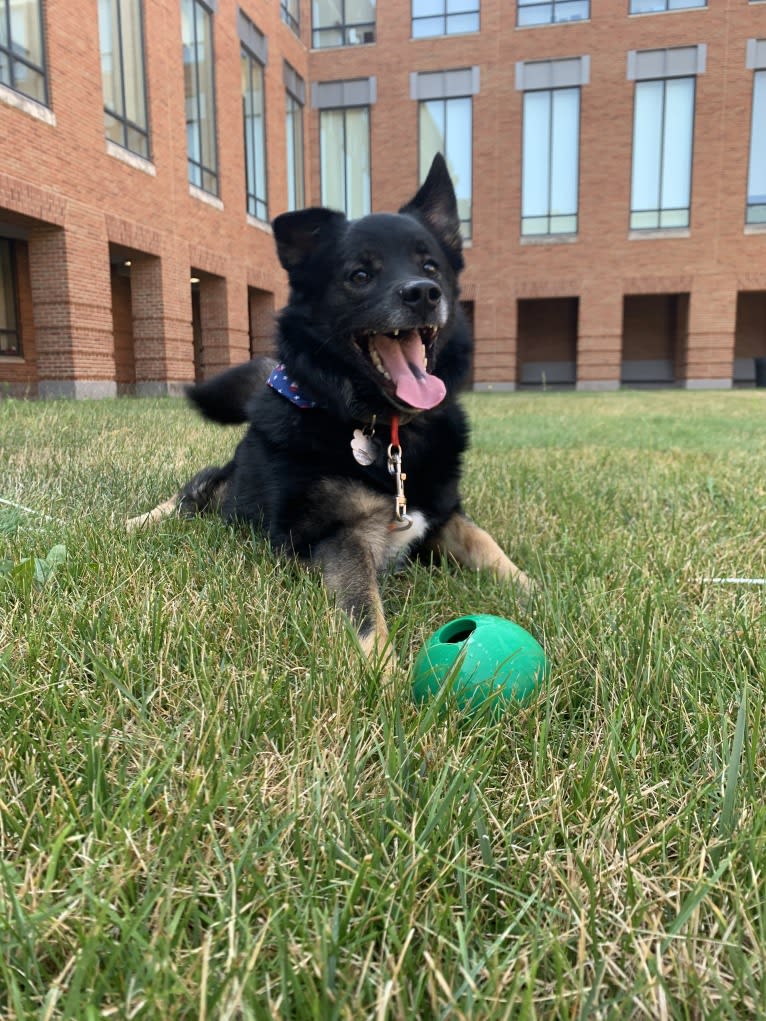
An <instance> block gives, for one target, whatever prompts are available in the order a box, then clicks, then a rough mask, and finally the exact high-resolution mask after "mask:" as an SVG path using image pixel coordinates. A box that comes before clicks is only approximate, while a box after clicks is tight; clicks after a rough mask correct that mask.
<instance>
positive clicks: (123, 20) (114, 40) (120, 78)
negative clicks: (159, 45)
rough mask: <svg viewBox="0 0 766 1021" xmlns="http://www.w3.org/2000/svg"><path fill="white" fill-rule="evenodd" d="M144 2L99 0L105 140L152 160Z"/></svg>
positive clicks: (135, 0) (139, 0)
mask: <svg viewBox="0 0 766 1021" xmlns="http://www.w3.org/2000/svg"><path fill="white" fill-rule="evenodd" d="M142 21H143V19H142V11H141V0H98V26H99V35H100V39H101V84H102V88H103V93H104V129H105V132H106V137H107V138H108V139H109V140H110V141H112V142H116V143H117V145H121V146H122V147H123V148H124V149H129V150H130V151H131V152H134V153H137V155H139V156H143V157H144V158H145V159H148V157H149V127H148V118H147V113H146V84H145V75H144V42H143V24H142Z"/></svg>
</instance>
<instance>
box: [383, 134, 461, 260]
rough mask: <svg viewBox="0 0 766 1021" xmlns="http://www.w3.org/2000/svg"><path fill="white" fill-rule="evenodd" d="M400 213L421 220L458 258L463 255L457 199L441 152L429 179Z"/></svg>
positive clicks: (435, 160) (429, 174)
mask: <svg viewBox="0 0 766 1021" xmlns="http://www.w3.org/2000/svg"><path fill="white" fill-rule="evenodd" d="M399 212H400V213H409V214H411V215H415V216H417V217H419V218H420V219H421V220H422V221H423V222H424V223H425V224H426V226H427V227H428V228H429V229H430V230H431V231H432V232H433V233H434V234H435V235H436V237H437V238H438V239H439V240H440V241H441V242H442V244H444V245H446V247H447V248H448V249H449V250H450V251H451V252H454V253H455V254H456V255H457V256H459V255H460V253H461V251H462V249H463V239H462V238H461V236H460V216H459V215H458V211H457V199H456V197H455V189H454V187H453V185H452V178H451V177H450V174H449V170H448V169H447V162H446V160H445V159H444V157H443V156H442V154H441V153H440V152H437V154H436V155H435V156H434V158H433V162H432V163H431V169H430V170H429V171H428V177H426V179H425V181H424V182H423V183H422V185H421V186H420V188H419V189H418V192H417V194H416V195H415V197H414V198H413V199H411V200H410V201H409V202H408V203H407V205H406V206H402V208H401V209H400V210H399Z"/></svg>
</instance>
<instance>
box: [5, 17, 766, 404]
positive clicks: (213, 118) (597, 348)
mask: <svg viewBox="0 0 766 1021" xmlns="http://www.w3.org/2000/svg"><path fill="white" fill-rule="evenodd" d="M437 149H441V150H442V151H444V152H445V154H446V156H447V159H448V163H449V165H450V169H451V171H452V173H453V178H454V180H455V184H456V190H457V193H458V199H459V206H460V214H461V219H462V220H463V226H464V232H465V236H466V238H468V239H469V240H468V242H467V252H466V254H467V264H468V269H467V272H466V275H465V286H464V294H463V297H464V299H465V301H466V303H467V307H468V309H469V311H470V313H471V315H472V317H473V322H474V332H475V338H476V358H475V364H474V385H475V386H476V387H477V388H486V387H494V388H497V389H512V388H514V387H516V386H527V385H528V386H535V385H540V384H541V383H542V382H546V383H547V384H550V385H576V386H578V387H580V388H583V389H588V388H590V389H594V388H613V387H617V386H619V385H620V384H627V385H641V384H644V385H646V384H654V385H657V384H660V385H663V384H664V385H673V384H676V385H685V386H689V387H692V386H730V385H731V384H732V383H735V384H744V385H747V384H751V383H752V382H753V381H754V378H755V359H756V358H758V357H763V356H766V2H764V0H750V2H747V0H707V2H704V0H548V2H541V0H511V2H504V3H501V2H499V0H380V2H379V3H378V4H377V5H376V3H375V0H313V2H312V3H309V2H308V0H281V2H280V3H278V2H277V0H240V2H239V3H235V2H234V0H68V2H67V3H66V4H64V3H53V2H52V0H0V393H30V394H35V393H36V394H39V395H40V396H57V395H75V396H101V395H110V394H115V393H139V394H161V393H168V392H175V391H176V390H177V389H178V387H179V385H180V384H182V383H184V382H186V381H188V380H191V379H194V378H200V377H202V376H205V375H207V374H210V373H212V372H215V371H217V370H218V369H219V368H221V367H223V366H226V365H229V364H231V363H234V362H237V361H241V360H243V359H244V358H247V357H248V356H249V355H250V354H252V353H255V352H259V351H262V350H268V348H269V345H270V335H271V328H272V320H273V314H274V310H275V309H276V308H278V307H279V305H280V304H281V303H282V302H283V301H284V299H285V296H286V291H285V282H284V278H283V273H282V271H281V269H280V268H279V266H278V264H277V261H276V258H275V256H274V253H273V244H272V238H271V235H270V229H269V226H268V220H269V218H271V217H273V216H274V215H275V214H276V213H278V212H281V211H283V210H284V209H287V208H298V207H300V206H302V205H304V204H305V205H308V204H317V203H319V202H323V203H325V204H330V205H333V206H335V207H336V208H342V209H345V210H346V211H347V212H348V213H349V215H359V214H361V213H364V212H366V211H368V210H369V209H390V208H395V207H396V205H397V203H400V202H401V201H403V200H404V199H405V198H407V197H408V196H409V195H410V194H411V193H412V192H414V190H415V188H416V187H417V184H418V181H419V178H420V177H421V176H422V175H423V174H424V172H425V169H427V165H428V163H429V162H430V158H431V156H432V154H433V152H434V151H436V150H437Z"/></svg>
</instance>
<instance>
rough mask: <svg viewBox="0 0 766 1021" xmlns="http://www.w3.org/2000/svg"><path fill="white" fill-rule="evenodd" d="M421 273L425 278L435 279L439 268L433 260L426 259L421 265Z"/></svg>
mask: <svg viewBox="0 0 766 1021" xmlns="http://www.w3.org/2000/svg"><path fill="white" fill-rule="evenodd" d="M423 272H424V273H425V274H426V276H429V277H435V276H436V274H437V273H438V272H439V267H438V265H437V264H436V263H435V262H434V260H433V259H426V261H425V262H424V263H423Z"/></svg>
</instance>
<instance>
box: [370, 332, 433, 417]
mask: <svg viewBox="0 0 766 1021" xmlns="http://www.w3.org/2000/svg"><path fill="white" fill-rule="evenodd" d="M373 343H374V344H375V348H376V350H377V352H378V354H379V355H380V359H381V361H382V362H383V364H384V365H385V367H386V371H387V372H388V374H389V376H390V377H391V379H392V380H393V381H394V384H395V386H396V396H397V397H398V398H399V400H401V401H404V403H405V404H409V405H410V407H411V408H420V410H421V411H427V410H428V409H429V408H435V407H436V405H437V404H440V403H441V402H442V401H443V400H444V397H445V395H446V393H447V388H446V386H445V385H444V383H443V382H442V381H441V380H440V379H439V377H438V376H432V375H431V374H430V373H429V372H427V371H426V349H425V347H424V346H423V341H422V340H421V339H420V334H419V333H418V331H417V330H412V331H410V333H408V334H406V336H404V337H403V338H402V339H400V340H394V339H393V338H392V337H387V336H386V335H385V334H384V333H378V334H376V335H375V340H374V342H373Z"/></svg>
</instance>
